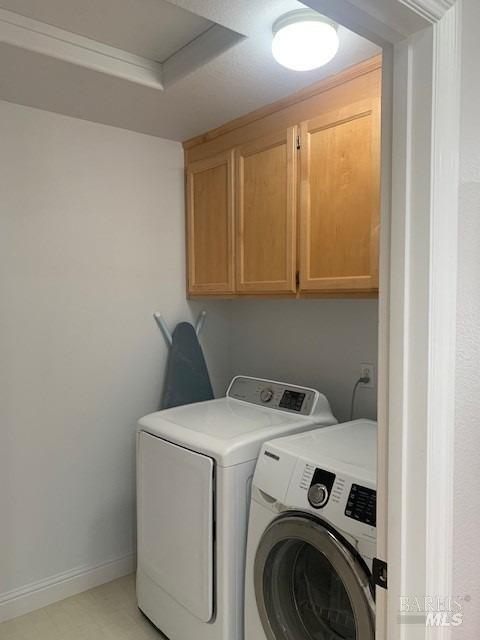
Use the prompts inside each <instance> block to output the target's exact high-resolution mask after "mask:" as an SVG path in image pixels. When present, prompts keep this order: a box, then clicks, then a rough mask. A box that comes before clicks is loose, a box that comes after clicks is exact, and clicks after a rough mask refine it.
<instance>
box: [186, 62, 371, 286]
mask: <svg viewBox="0 0 480 640" xmlns="http://www.w3.org/2000/svg"><path fill="white" fill-rule="evenodd" d="M380 96H381V58H375V59H372V60H369V61H366V62H364V63H361V64H360V65H357V66H356V67H353V68H351V69H348V70H346V71H345V72H342V73H340V74H338V75H337V76H333V77H332V78H329V79H327V80H326V81H322V82H321V83H319V84H318V85H316V86H315V87H310V88H307V89H306V90H304V91H303V92H300V94H298V95H297V96H296V97H295V96H293V97H289V98H287V99H285V100H284V101H281V103H276V104H275V105H272V106H271V107H270V108H268V107H266V108H264V109H261V110H259V112H254V113H253V114H249V115H248V116H245V118H243V119H239V120H238V121H234V122H233V123H228V124H227V125H224V127H222V128H220V129H219V130H218V131H214V132H211V133H207V134H205V135H204V136H201V137H200V138H198V139H195V140H194V141H187V142H186V143H184V147H185V159H186V167H187V169H186V176H187V248H188V295H189V296H191V297H199V296H223V297H241V296H254V297H260V296H264V297H271V296H283V297H295V296H297V297H302V296H303V297H311V296H317V297H320V296H326V297H360V296H361V297H363V296H365V297H367V296H368V297H372V296H375V295H377V293H378V258H379V256H378V252H379V249H378V247H379V224H380V129H381V127H380V103H381V97H380ZM295 98H296V99H295Z"/></svg>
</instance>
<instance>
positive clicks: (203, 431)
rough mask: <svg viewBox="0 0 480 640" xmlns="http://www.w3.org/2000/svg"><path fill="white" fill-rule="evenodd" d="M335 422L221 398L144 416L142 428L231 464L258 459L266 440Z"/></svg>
mask: <svg viewBox="0 0 480 640" xmlns="http://www.w3.org/2000/svg"><path fill="white" fill-rule="evenodd" d="M335 422H336V421H335V418H334V417H333V416H332V415H331V414H330V416H327V415H326V416H318V415H314V416H297V415H293V414H292V413H287V412H283V411H279V410H274V409H273V410H272V409H267V408H264V407H261V406H257V405H253V404H249V403H247V402H242V401H239V400H235V399H233V398H219V399H217V400H207V401H205V402H198V403H196V404H190V405H185V406H181V407H174V408H172V409H166V410H164V411H157V412H156V413H151V414H149V415H147V416H145V417H143V418H141V420H140V421H139V423H138V428H139V430H141V431H146V432H148V433H151V434H152V435H155V436H158V437H160V438H163V439H165V440H167V441H168V442H172V443H174V444H178V445H180V446H182V447H186V448H187V449H191V450H192V451H197V452H200V453H203V454H205V455H207V456H210V457H212V458H213V459H214V460H215V461H216V462H217V464H219V465H220V466H224V467H228V466H232V465H235V464H240V463H242V462H247V461H248V460H254V459H255V458H256V457H257V456H258V451H259V448H260V446H261V444H262V443H263V442H264V441H265V440H269V439H271V438H276V437H280V436H284V435H288V434H292V433H295V432H299V431H305V429H307V428H309V427H310V425H312V424H318V425H319V426H320V425H322V424H335Z"/></svg>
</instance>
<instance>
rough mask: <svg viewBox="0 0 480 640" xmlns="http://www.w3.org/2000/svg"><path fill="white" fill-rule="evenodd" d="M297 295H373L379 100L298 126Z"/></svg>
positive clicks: (376, 274)
mask: <svg viewBox="0 0 480 640" xmlns="http://www.w3.org/2000/svg"><path fill="white" fill-rule="evenodd" d="M300 139H301V152H300V175H301V184H300V289H301V290H304V291H360V290H364V291H372V290H375V289H378V242H379V239H378V235H379V221H380V101H379V99H376V98H375V99H371V100H370V99H369V100H366V101H362V102H357V103H354V104H352V105H351V106H349V107H348V108H344V109H341V110H339V111H337V112H334V113H329V114H325V115H322V116H319V117H317V118H314V119H312V120H309V121H307V122H304V123H303V124H302V125H301V127H300Z"/></svg>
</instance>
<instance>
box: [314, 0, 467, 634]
mask: <svg viewBox="0 0 480 640" xmlns="http://www.w3.org/2000/svg"><path fill="white" fill-rule="evenodd" d="M303 2H304V3H305V4H308V5H310V6H311V7H312V8H314V9H316V10H318V11H320V12H322V13H324V14H327V15H329V16H330V17H331V18H333V19H335V20H337V21H338V22H340V23H341V24H343V25H344V26H346V27H348V28H350V29H352V30H354V31H356V32H358V33H360V34H361V35H364V36H365V37H368V38H369V39H371V40H373V41H375V42H377V43H378V44H380V45H381V46H382V47H383V50H384V92H383V94H384V98H383V125H382V126H383V130H382V131H383V161H382V172H383V211H382V214H383V217H382V250H381V292H380V332H379V333H380V337H379V340H380V343H379V376H378V380H379V389H378V391H379V456H378V457H379V465H378V466H379V474H378V482H379V489H378V516H377V530H378V549H377V556H378V557H379V558H381V559H383V560H386V561H388V590H387V591H384V590H383V589H380V588H377V638H378V640H383V639H384V638H388V640H397V639H402V640H403V639H404V638H405V639H408V640H417V639H418V640H419V639H420V638H421V639H425V638H426V637H427V635H428V638H429V639H431V638H434V637H435V638H439V639H440V638H441V639H442V640H444V639H445V640H446V638H448V637H450V628H449V627H438V628H428V629H427V628H426V627H425V625H424V624H420V625H411V624H399V620H398V614H399V611H400V596H417V597H420V598H423V597H425V596H433V597H436V596H443V597H445V596H452V595H454V594H452V554H453V548H452V520H453V492H452V484H453V431H454V400H455V385H454V382H455V381H454V371H455V334H456V278H457V255H456V251H457V218H458V181H459V178H458V175H459V172H458V157H459V119H460V105H459V86H460V54H459V49H460V15H461V14H460V12H461V0H457V1H456V0H303ZM392 79H393V82H392Z"/></svg>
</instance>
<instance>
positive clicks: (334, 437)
mask: <svg viewBox="0 0 480 640" xmlns="http://www.w3.org/2000/svg"><path fill="white" fill-rule="evenodd" d="M270 448H271V449H272V450H275V451H276V452H281V451H282V452H284V453H288V454H290V455H294V456H297V457H298V458H299V459H300V460H302V461H305V462H311V463H312V465H314V466H315V467H325V468H328V469H334V470H335V472H336V473H339V474H342V473H343V474H347V475H349V476H353V477H355V478H356V479H357V480H358V481H364V482H367V483H373V484H376V473H377V423H376V422H374V421H373V420H354V421H353V422H345V423H342V424H338V425H335V426H332V427H330V428H329V429H314V430H311V431H309V432H308V433H302V434H299V435H292V436H289V437H287V438H281V439H279V440H275V442H273V443H272V446H271V447H270Z"/></svg>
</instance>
